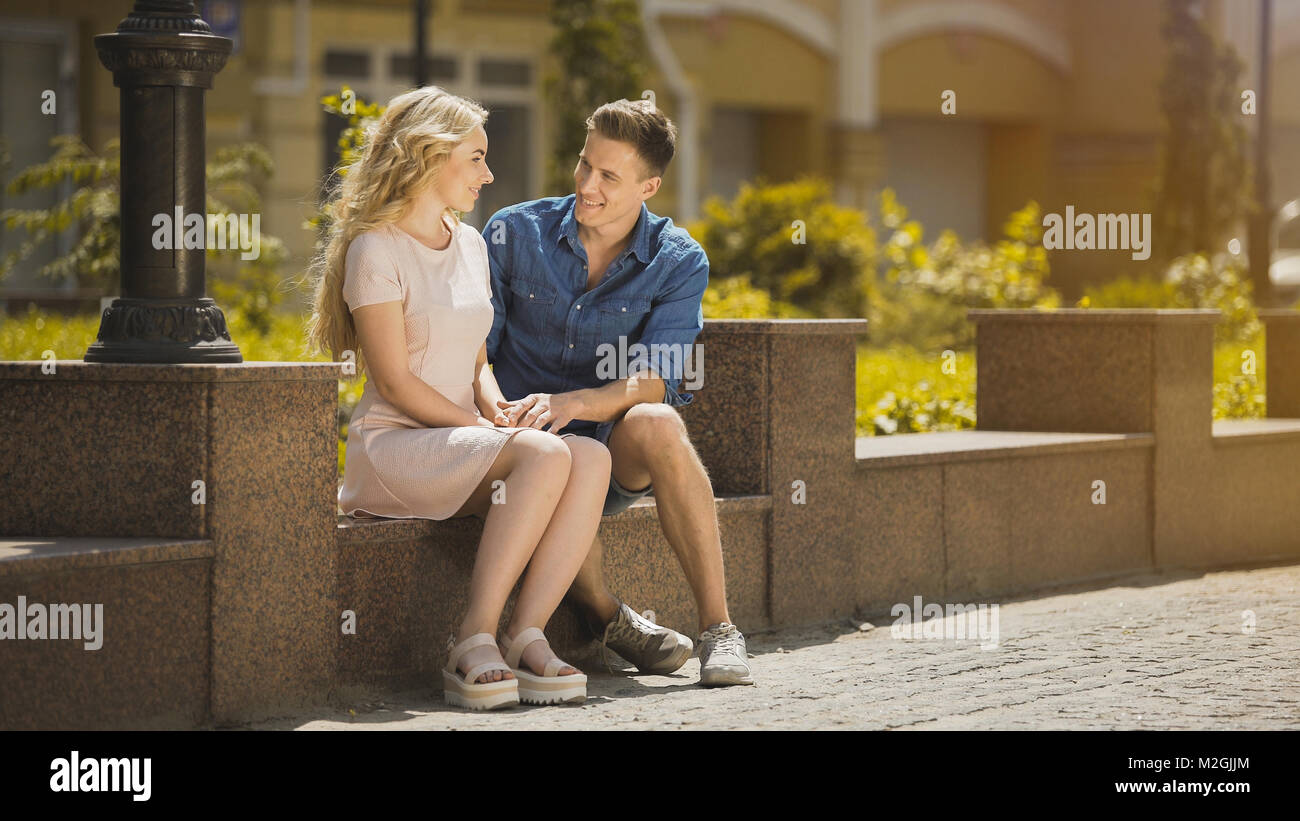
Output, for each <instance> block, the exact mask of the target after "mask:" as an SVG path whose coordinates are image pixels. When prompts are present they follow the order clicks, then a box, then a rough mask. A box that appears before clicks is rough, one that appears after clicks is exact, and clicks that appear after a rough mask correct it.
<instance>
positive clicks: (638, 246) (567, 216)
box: [555, 194, 650, 263]
mask: <svg viewBox="0 0 1300 821" xmlns="http://www.w3.org/2000/svg"><path fill="white" fill-rule="evenodd" d="M569 197H570V198H571V199H570V201H569V207H568V209H566V210H565V212H564V218H563V219H561V220H560V235H559V236H558V237H556V238H555V242H556V244H559V242H560V239H562V238H563V239H567V240H568V241H569V247H570V248H572V249H574V250H575V251H576V250H577V248H578V221H577V220H576V219H574V218H573V207H574V205H576V204H577V202H578V195H577V194H570V195H569ZM627 250H628V251H631V252H632V253H633V254H636V258H637V259H639V260H640V261H641V262H642V263H649V262H650V209H649V208H647V207H646V204H645V203H644V202H643V203H641V215H640V216H638V217H637V220H636V227H635V228H633V229H632V242H630V243H629V244H628V248H627ZM624 253H625V254H626V253H627V251H624Z"/></svg>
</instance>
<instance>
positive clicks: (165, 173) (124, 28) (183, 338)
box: [85, 0, 244, 363]
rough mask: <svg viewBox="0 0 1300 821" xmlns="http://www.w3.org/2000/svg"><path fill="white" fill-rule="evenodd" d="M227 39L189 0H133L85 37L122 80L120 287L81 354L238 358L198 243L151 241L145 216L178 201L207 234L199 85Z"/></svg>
mask: <svg viewBox="0 0 1300 821" xmlns="http://www.w3.org/2000/svg"><path fill="white" fill-rule="evenodd" d="M230 48H231V41H230V40H229V39H228V38H226V37H218V36H216V35H214V34H212V29H211V28H209V26H208V24H207V23H206V22H204V21H203V20H202V19H201V18H200V17H199V15H198V13H197V12H196V11H195V8H194V3H193V2H192V0H136V2H135V7H134V9H133V10H132V11H131V13H130V14H129V15H127V17H126V19H124V20H123V21H122V22H121V23H120V24H118V27H117V31H116V32H114V33H112V34H101V35H98V36H97V37H95V49H96V51H98V53H99V59H100V62H102V63H103V64H104V66H105V67H106V68H108V69H109V70H110V71H112V72H113V84H114V85H116V86H117V87H118V88H120V89H121V90H122V91H121V120H122V122H121V150H122V170H121V232H122V242H121V249H122V266H121V267H122V295H121V296H120V297H119V298H117V299H114V300H113V302H112V304H111V305H110V306H109V307H108V308H107V309H105V311H104V314H103V316H102V317H101V318H100V323H99V335H98V338H97V340H96V341H95V342H94V343H92V344H91V346H90V348H89V349H87V351H86V355H85V361H87V362H152V363H161V362H173V363H179V362H208V363H210V362H242V361H244V358H243V356H242V355H241V354H240V352H239V348H238V346H236V345H235V343H234V342H232V341H231V339H230V333H229V331H227V329H226V317H225V314H223V313H222V312H221V309H220V308H218V307H217V304H216V302H214V301H213V300H212V299H210V298H208V297H207V296H206V281H205V260H204V249H203V248H202V247H200V248H186V247H184V243H181V245H180V247H178V246H177V244H176V243H175V242H172V243H170V245H171V247H164V248H158V247H155V246H156V245H158V244H159V243H156V242H155V234H156V233H157V232H158V231H159V228H158V227H157V226H156V225H155V216H156V215H159V214H165V215H167V219H168V220H175V215H176V214H177V213H178V209H179V213H181V214H183V215H190V214H198V215H201V216H202V218H203V226H204V228H203V234H204V237H205V238H206V236H207V229H206V226H207V218H206V216H205V215H206V213H207V202H206V180H205V176H204V172H205V166H206V152H205V148H204V137H205V124H206V119H205V116H204V111H203V92H204V91H205V90H206V89H209V88H211V87H212V76H213V75H214V74H216V73H217V72H218V71H220V70H221V69H222V67H223V66H225V64H226V57H227V56H228V55H229V54H230ZM179 228H180V226H173V230H174V231H175V230H176V229H179ZM181 230H182V231H183V229H181ZM176 235H177V236H179V233H177V234H176ZM205 243H206V239H205ZM205 243H201V244H205Z"/></svg>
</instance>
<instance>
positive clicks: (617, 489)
mask: <svg viewBox="0 0 1300 821" xmlns="http://www.w3.org/2000/svg"><path fill="white" fill-rule="evenodd" d="M612 430H614V423H613V422H601V423H600V424H598V425H596V427H595V428H587V429H585V430H576V431H573V433H575V434H577V435H578V436H586V437H588V438H590V439H595V440H596V441H597V442H600V443H601V444H602V445H605V446H606V447H608V446H609V434H610V432H611V431H612ZM652 490H654V485H646V486H645V487H644V488H643V489H641V490H628V489H627V488H625V487H623V486H622V485H620V484H619V483H618V480H616V479H615V478H614V475H613V474H612V473H611V474H610V477H609V491H608V492H607V493H606V494H605V509H604V510H603V511H601V514H600V515H602V516H613V515H614V514H615V513H622V512H623V511H625V510H627V509H628V508H629V507H631V506H632V503H633V502H635V501H636V500H637V499H640V498H641V497H642V496H645V495H646V494H647V493H649V492H650V491H652Z"/></svg>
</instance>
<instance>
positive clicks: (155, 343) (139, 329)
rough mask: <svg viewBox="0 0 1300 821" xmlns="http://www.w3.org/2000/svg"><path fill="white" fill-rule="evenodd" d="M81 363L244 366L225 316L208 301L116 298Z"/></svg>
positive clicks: (214, 304)
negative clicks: (175, 363)
mask: <svg viewBox="0 0 1300 821" xmlns="http://www.w3.org/2000/svg"><path fill="white" fill-rule="evenodd" d="M84 359H85V361H86V362H135V363H141V362H155V363H158V362H165V363H174V362H203V363H212V362H243V361H244V357H243V355H242V354H240V352H239V347H238V346H237V345H235V343H234V342H232V341H231V339H230V333H229V331H227V330H226V315H225V314H223V313H222V312H221V309H220V308H218V307H217V303H215V302H213V301H212V299H210V298H208V297H200V298H199V299H187V300H182V301H179V302H169V301H167V300H160V299H126V298H121V297H119V298H117V299H114V300H113V303H112V304H111V305H109V306H108V308H107V309H106V310H105V311H104V315H103V317H102V318H101V319H100V323H99V337H98V339H97V341H95V342H93V343H91V345H90V347H89V348H88V349H87V350H86V355H85V357H84Z"/></svg>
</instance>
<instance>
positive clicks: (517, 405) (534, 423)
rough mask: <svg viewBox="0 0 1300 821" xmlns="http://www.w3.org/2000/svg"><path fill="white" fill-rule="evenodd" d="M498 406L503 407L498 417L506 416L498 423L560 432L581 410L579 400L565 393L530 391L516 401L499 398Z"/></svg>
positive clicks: (504, 425)
mask: <svg viewBox="0 0 1300 821" xmlns="http://www.w3.org/2000/svg"><path fill="white" fill-rule="evenodd" d="M497 407H499V408H501V412H500V413H499V414H497V419H503V418H504V424H503V423H502V422H497V424H498V425H502V426H503V427H520V428H537V429H538V430H548V429H549V430H550V432H551V433H559V432H560V430H561V429H562V428H563V427H564V426H565V425H567V424H569V423H570V422H572V421H573V420H574V419H575V418H577V414H578V413H580V412H581V408H580V406H579V402H578V401H577V400H576V399H574V398H573V397H572V396H571V395H569V394H563V393H530V394H528V395H527V396H525V397H524V398H523V399H519V400H516V401H514V402H508V401H505V400H498V401H497ZM548 426H549V428H548Z"/></svg>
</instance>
